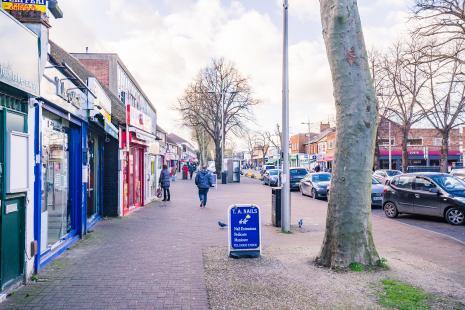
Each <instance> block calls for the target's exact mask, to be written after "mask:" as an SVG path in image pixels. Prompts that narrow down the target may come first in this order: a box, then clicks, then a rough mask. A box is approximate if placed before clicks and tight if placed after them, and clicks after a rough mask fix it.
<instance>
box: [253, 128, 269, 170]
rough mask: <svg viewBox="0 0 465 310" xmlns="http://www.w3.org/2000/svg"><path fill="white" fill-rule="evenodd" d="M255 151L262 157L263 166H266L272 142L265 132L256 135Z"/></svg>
mask: <svg viewBox="0 0 465 310" xmlns="http://www.w3.org/2000/svg"><path fill="white" fill-rule="evenodd" d="M255 150H257V151H259V152H260V154H261V155H262V164H263V165H264V164H265V161H266V157H267V156H268V151H269V150H270V142H269V140H268V135H267V133H266V132H265V131H259V132H257V133H256V134H255Z"/></svg>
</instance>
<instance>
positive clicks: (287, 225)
mask: <svg viewBox="0 0 465 310" xmlns="http://www.w3.org/2000/svg"><path fill="white" fill-rule="evenodd" d="M288 6H289V4H288V0H284V3H283V11H284V12H283V13H284V14H283V81H282V82H283V85H282V88H283V98H282V101H283V103H282V109H283V111H282V122H283V133H282V135H283V138H282V143H283V146H282V158H283V171H282V177H281V179H282V195H281V198H282V206H281V217H282V218H281V229H282V231H283V232H286V233H288V232H290V230H291V199H290V198H291V197H290V184H289V181H290V180H289V67H288V59H289V57H288Z"/></svg>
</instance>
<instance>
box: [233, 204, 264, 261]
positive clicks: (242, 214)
mask: <svg viewBox="0 0 465 310" xmlns="http://www.w3.org/2000/svg"><path fill="white" fill-rule="evenodd" d="M260 225H261V220H260V208H259V207H258V206H255V205H251V204H249V205H232V206H230V207H229V209H228V227H229V231H228V241H229V256H231V257H234V258H241V257H258V256H260V252H261V226H260Z"/></svg>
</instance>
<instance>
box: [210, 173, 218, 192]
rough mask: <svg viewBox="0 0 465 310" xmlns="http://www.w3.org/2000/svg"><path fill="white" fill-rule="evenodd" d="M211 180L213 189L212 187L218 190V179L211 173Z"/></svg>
mask: <svg viewBox="0 0 465 310" xmlns="http://www.w3.org/2000/svg"><path fill="white" fill-rule="evenodd" d="M211 178H212V184H213V187H214V188H215V189H218V177H217V176H216V174H215V173H212V174H211Z"/></svg>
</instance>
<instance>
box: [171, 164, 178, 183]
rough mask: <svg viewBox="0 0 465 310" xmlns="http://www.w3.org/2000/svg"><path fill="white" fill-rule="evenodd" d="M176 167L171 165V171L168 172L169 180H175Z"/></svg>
mask: <svg viewBox="0 0 465 310" xmlns="http://www.w3.org/2000/svg"><path fill="white" fill-rule="evenodd" d="M176 172H177V171H176V167H171V173H170V176H171V180H173V182H174V181H176Z"/></svg>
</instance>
